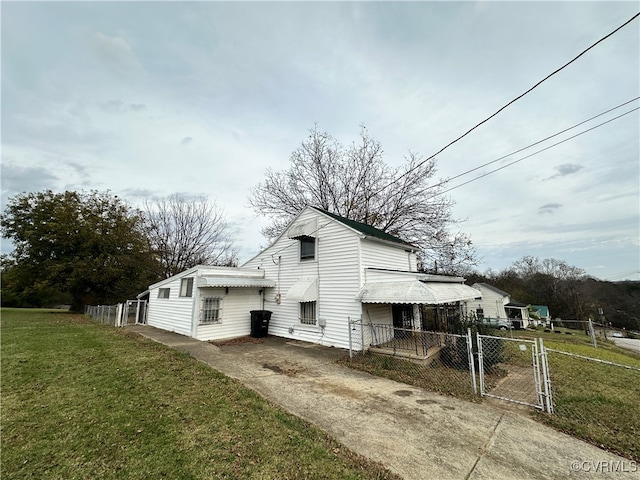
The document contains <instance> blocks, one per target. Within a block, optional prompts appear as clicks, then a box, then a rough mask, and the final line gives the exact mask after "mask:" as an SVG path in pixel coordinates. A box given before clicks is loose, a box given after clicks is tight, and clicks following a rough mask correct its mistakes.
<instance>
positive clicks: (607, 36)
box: [376, 13, 640, 194]
mask: <svg viewBox="0 0 640 480" xmlns="http://www.w3.org/2000/svg"><path fill="white" fill-rule="evenodd" d="M638 16H640V13H636V14H635V15H634V16H633V17H631V18H630V19H629V20H627V21H626V22H624V23H623V24H622V25H620V26H619V27H618V28H616V29H615V30H613V31H612V32H610V33H608V34H607V35H605V36H604V37H602V38H601V39H600V40H598V41H597V42H595V43H593V44H592V45H590V46H589V47H587V48H586V49H584V50H583V51H582V52H580V53H579V54H578V55H576V56H575V57H573V58H572V59H571V60H569V61H568V62H567V63H565V64H564V65H562V66H561V67H560V68H558V69H556V70H555V71H553V72H551V73H550V74H549V75H547V76H546V77H544V78H543V79H542V80H540V81H539V82H537V83H536V84H535V85H533V86H532V87H531V88H529V89H528V90H526V91H525V92H524V93H521V94H520V95H518V96H517V97H516V98H514V99H513V100H511V101H510V102H509V103H507V104H506V105H504V106H503V107H501V108H500V109H499V110H497V111H496V112H495V113H493V114H492V115H490V116H488V117H487V118H485V119H484V120H482V121H481V122H480V123H478V124H477V125H475V126H474V127H472V128H470V129H469V130H467V131H466V132H465V133H463V134H462V135H460V136H459V137H458V138H456V139H455V140H453V141H451V142H449V143H448V144H447V145H445V146H444V147H442V148H441V149H440V150H438V151H437V152H436V153H434V154H433V155H431V156H430V157H427V158H425V159H424V160H423V161H421V162H419V163H418V164H417V165H415V166H414V167H413V168H411V169H409V170H407V171H406V172H405V173H403V174H402V175H400V176H399V177H398V178H396V179H394V180H392V181H391V182H390V183H389V184H388V185H385V186H384V187H383V188H381V189H380V190H378V191H377V192H376V194H377V193H380V192H381V191H383V190H385V189H386V188H388V187H390V186H391V185H393V184H394V183H397V182H398V181H400V180H401V179H402V178H404V177H406V176H407V175H409V173H411V172H412V171H413V170H415V169H417V168H420V167H421V166H422V165H424V164H425V163H426V162H428V161H429V160H431V159H433V158H434V157H436V156H437V155H440V154H441V153H442V152H444V151H445V150H446V149H447V148H449V147H450V146H451V145H453V144H454V143H456V142H458V141H459V140H461V139H463V138H464V137H466V136H467V135H469V134H470V133H471V132H473V131H474V130H475V129H476V128H478V127H480V126H481V125H483V124H485V123H486V122H488V121H489V120H491V119H492V118H493V117H495V116H496V115H498V114H499V113H500V112H502V111H503V110H504V109H505V108H507V107H508V106H509V105H511V104H513V103H515V102H517V101H518V100H520V99H521V98H522V97H524V96H525V95H527V94H528V93H530V92H531V91H532V90H534V89H535V88H537V87H538V86H540V85H541V84H542V83H543V82H545V81H547V80H548V79H549V78H551V77H553V76H554V75H555V74H556V73H558V72H560V71H561V70H563V69H565V68H566V67H568V66H569V65H571V64H572V63H573V62H575V61H576V60H578V59H579V58H580V57H581V56H583V55H584V54H585V53H587V52H588V51H589V50H591V49H592V48H594V47H595V46H596V45H598V44H599V43H601V42H603V41H605V40H606V39H607V38H609V37H610V36H612V35H613V34H615V33H616V32H618V31H619V30H620V29H622V28H624V27H625V26H627V25H628V24H629V23H631V22H632V21H633V20H635V19H636V18H638Z"/></svg>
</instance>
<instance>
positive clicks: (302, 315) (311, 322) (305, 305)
mask: <svg viewBox="0 0 640 480" xmlns="http://www.w3.org/2000/svg"><path fill="white" fill-rule="evenodd" d="M299 305H300V306H299V307H298V321H299V322H300V325H305V326H310V327H315V326H317V325H318V302H317V301H316V300H312V301H310V302H300V303H299ZM307 309H310V310H311V311H310V312H309V311H306V310H307ZM310 313H311V314H312V316H313V318H311V317H310V316H309V314H310Z"/></svg>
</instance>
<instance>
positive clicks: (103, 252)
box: [0, 190, 158, 311]
mask: <svg viewBox="0 0 640 480" xmlns="http://www.w3.org/2000/svg"><path fill="white" fill-rule="evenodd" d="M0 225H1V229H2V236H3V237H4V238H9V239H11V240H12V242H13V245H14V247H15V248H14V251H13V252H12V253H11V254H10V255H9V257H8V258H6V259H4V260H5V261H4V262H3V274H5V275H3V276H6V277H7V280H9V284H10V285H9V286H10V294H11V295H13V298H14V299H17V300H19V301H23V302H25V303H31V304H34V305H45V304H47V302H48V301H50V298H49V297H50V296H51V295H52V294H54V293H57V294H64V295H68V297H69V298H70V299H71V305H72V308H73V309H74V310H76V311H79V310H81V309H82V307H83V306H84V305H86V304H94V303H115V302H118V301H122V300H125V299H126V298H127V297H131V296H132V295H135V294H136V293H139V292H140V291H143V290H144V289H146V287H147V286H148V285H149V284H150V283H152V282H153V281H155V280H157V278H158V277H157V274H156V273H155V272H157V271H158V269H157V265H156V264H155V262H154V260H153V257H152V256H151V255H150V254H149V241H148V239H147V236H146V235H145V230H144V227H143V223H142V217H141V215H140V213H139V212H138V211H136V210H134V209H132V208H131V207H129V206H128V205H127V204H126V203H125V202H124V201H123V200H122V199H120V198H118V197H117V196H114V195H112V194H111V193H109V192H98V191H90V192H73V191H67V192H64V193H54V192H52V191H51V190H47V191H43V192H36V193H22V194H19V195H16V196H14V197H12V198H10V199H9V201H8V203H7V205H6V208H5V211H4V213H3V215H2V217H1V220H0ZM47 292H48V293H47Z"/></svg>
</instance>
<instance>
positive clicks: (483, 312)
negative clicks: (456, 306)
mask: <svg viewBox="0 0 640 480" xmlns="http://www.w3.org/2000/svg"><path fill="white" fill-rule="evenodd" d="M473 288H475V289H476V290H478V291H479V292H480V295H479V296H478V297H477V298H474V299H472V300H466V301H465V302H463V310H464V313H465V314H472V315H475V316H476V318H477V319H478V320H479V321H481V322H485V323H489V324H490V325H496V324H497V323H498V322H500V321H504V322H511V323H512V324H513V325H514V327H516V328H526V327H527V326H528V325H529V309H528V307H529V306H528V305H526V304H524V303H521V302H518V301H516V300H513V299H512V298H511V295H509V294H508V293H507V292H504V291H502V290H500V289H499V288H497V287H494V286H493V285H489V284H488V283H475V284H473Z"/></svg>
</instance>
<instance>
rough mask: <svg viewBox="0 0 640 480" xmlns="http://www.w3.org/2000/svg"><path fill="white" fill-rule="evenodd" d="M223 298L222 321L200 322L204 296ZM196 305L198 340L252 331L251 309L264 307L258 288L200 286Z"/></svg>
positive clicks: (245, 333) (231, 336) (240, 335)
mask: <svg viewBox="0 0 640 480" xmlns="http://www.w3.org/2000/svg"><path fill="white" fill-rule="evenodd" d="M204 297H219V298H221V299H222V321H221V322H220V323H214V324H200V319H201V309H202V298H204ZM197 301H198V304H197V305H196V307H197V308H196V310H195V318H196V324H197V326H196V335H195V337H196V338H197V339H198V340H215V339H223V338H235V337H242V336H245V335H249V333H251V314H250V312H251V310H260V309H261V308H262V302H261V296H260V293H259V289H258V288H229V293H226V289H224V288H199V289H198V300H197Z"/></svg>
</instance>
